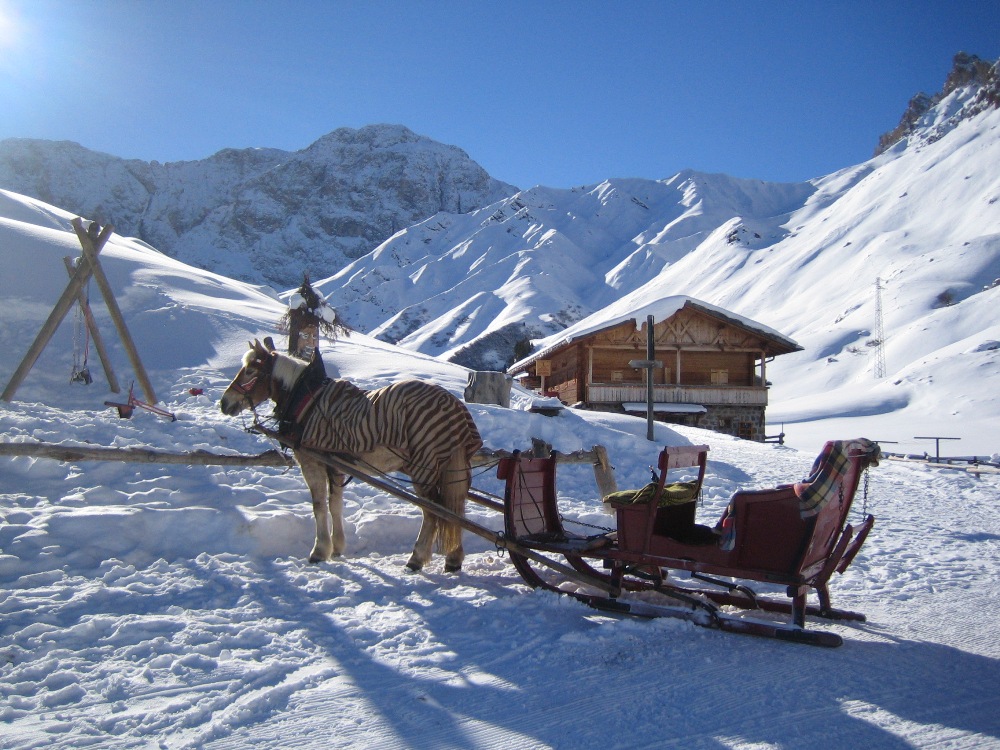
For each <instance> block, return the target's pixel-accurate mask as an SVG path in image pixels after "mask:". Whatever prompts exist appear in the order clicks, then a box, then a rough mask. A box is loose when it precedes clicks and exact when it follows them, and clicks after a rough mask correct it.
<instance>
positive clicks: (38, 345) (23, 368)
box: [0, 219, 114, 401]
mask: <svg viewBox="0 0 1000 750" xmlns="http://www.w3.org/2000/svg"><path fill="white" fill-rule="evenodd" d="M76 221H79V219H76ZM105 229H106V230H111V231H113V229H114V228H113V227H111V226H110V225H109V226H107V227H105ZM111 231H108V232H107V235H106V236H105V234H104V233H102V234H101V235H100V236H99V237H98V238H97V239H96V240H95V241H94V242H93V243H92V245H91V248H92V250H93V253H94V258H95V260H96V258H97V254H98V253H100V252H101V249H102V248H103V247H104V243H105V242H107V240H108V237H110V236H111ZM91 268H92V265H91V264H90V263H80V264H79V265H78V266H77V267H76V270H75V271H74V272H73V276H72V277H71V278H70V281H69V284H67V285H66V289H65V290H63V293H62V296H61V297H60V298H59V299H58V301H57V302H56V304H55V307H53V308H52V312H50V313H49V317H48V318H47V319H46V321H45V322H44V323H43V324H42V328H41V330H40V331H39V332H38V335H37V336H36V337H35V340H34V342H33V343H32V344H31V346H30V347H29V348H28V353H27V354H25V355H24V359H22V360H21V364H20V365H18V367H17V370H15V371H14V374H13V375H12V376H11V378H10V382H9V383H7V388H6V389H5V390H4V392H3V394H2V395H0V398H2V399H3V400H4V401H10V400H12V399H13V398H14V394H15V393H16V392H17V389H18V388H19V387H20V385H21V383H22V382H23V381H24V379H25V378H26V377H27V376H28V373H29V372H31V368H32V367H34V366H35V362H37V361H38V358H39V357H40V356H41V354H42V351H43V350H44V349H45V347H46V345H47V344H48V343H49V341H50V340H51V339H52V336H53V334H55V332H56V329H58V328H59V324H60V323H62V321H63V318H65V317H66V313H68V312H69V309H70V308H71V307H72V306H73V303H74V302H76V300H77V295H78V294H79V293H80V290H81V289H83V285H84V284H86V283H87V279H89V278H90V275H91V273H92V270H91Z"/></svg>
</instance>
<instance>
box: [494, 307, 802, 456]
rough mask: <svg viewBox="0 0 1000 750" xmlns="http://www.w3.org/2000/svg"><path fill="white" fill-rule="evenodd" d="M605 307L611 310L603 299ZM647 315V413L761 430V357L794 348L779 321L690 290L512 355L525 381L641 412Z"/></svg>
mask: <svg viewBox="0 0 1000 750" xmlns="http://www.w3.org/2000/svg"><path fill="white" fill-rule="evenodd" d="M609 310H611V309H610V308H609ZM649 315H652V316H653V319H654V322H653V341H654V347H655V350H654V356H653V357H652V359H653V360H655V361H656V362H658V363H659V365H661V366H658V367H654V368H652V372H653V401H654V415H655V418H656V419H657V420H658V421H662V422H669V423H673V424H685V425H691V426H695V427H704V428H706V429H711V430H716V431H718V432H723V433H727V434H730V435H735V436H737V437H741V438H746V439H748V440H758V441H762V440H763V439H764V427H765V409H766V407H767V363H768V361H769V360H770V359H773V358H774V357H776V356H778V355H780V354H788V353H790V352H795V351H800V350H801V349H802V347H800V346H799V345H798V344H797V343H795V342H794V341H792V340H791V339H789V338H786V337H785V336H782V335H781V334H780V333H778V332H777V331H774V330H772V329H770V328H767V327H766V326H763V325H761V324H759V323H756V322H754V321H752V320H748V319H747V318H743V317H741V316H739V315H736V314H735V313H731V312H728V311H726V310H723V309H721V308H718V307H715V306H712V305H709V304H706V303H704V302H700V301H698V300H696V299H693V298H691V297H684V296H678V297H667V298H663V299H661V300H658V301H657V302H654V303H652V304H650V305H646V306H645V307H644V308H642V309H641V310H636V311H633V312H629V313H625V314H619V315H615V314H614V311H613V310H611V312H609V313H608V314H606V315H605V314H603V313H597V314H595V315H592V316H590V317H589V318H587V319H585V320H583V321H580V323H577V324H576V325H574V326H571V327H570V328H568V329H567V330H566V331H564V332H562V333H561V334H558V335H557V336H553V337H550V338H549V339H545V340H543V341H542V342H540V343H541V349H539V350H538V351H537V352H536V353H534V354H532V355H531V356H529V357H527V358H525V359H523V360H521V361H520V362H517V363H515V364H514V365H513V366H511V367H510V368H509V369H508V370H507V372H508V374H510V375H513V376H515V377H520V378H523V383H524V385H526V386H527V387H529V388H537V389H538V390H540V391H541V392H542V393H544V394H546V395H553V396H558V398H559V399H560V400H561V401H562V402H564V403H566V404H571V405H575V406H578V407H580V408H587V409H597V410H604V411H617V412H626V413H629V414H637V415H645V414H646V398H647V387H646V370H644V369H639V368H636V367H633V366H631V365H630V364H629V363H630V362H632V363H633V364H635V361H636V360H646V355H647V339H648V336H647V323H646V321H647V317H648V316H649Z"/></svg>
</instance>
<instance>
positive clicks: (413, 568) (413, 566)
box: [406, 561, 424, 573]
mask: <svg viewBox="0 0 1000 750" xmlns="http://www.w3.org/2000/svg"><path fill="white" fill-rule="evenodd" d="M406 567H407V568H409V570H410V572H411V573H419V572H420V571H421V570H422V569H423V567H424V566H423V565H421V564H419V563H415V562H413V561H410V562H408V563H406Z"/></svg>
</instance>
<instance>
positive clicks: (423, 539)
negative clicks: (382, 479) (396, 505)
mask: <svg viewBox="0 0 1000 750" xmlns="http://www.w3.org/2000/svg"><path fill="white" fill-rule="evenodd" d="M415 489H416V490H417V494H418V495H419V496H420V497H423V498H425V499H426V498H427V495H426V494H425V493H424V492H423V491H422V488H417V487H415ZM421 512H422V513H423V514H424V520H423V521H422V522H421V523H420V533H418V534H417V541H416V542H415V543H414V545H413V553H412V554H411V555H410V559H409V560H408V561H407V562H406V567H408V568H409V569H410V570H412V571H414V572H416V571H418V570H420V569H421V568H423V567H424V565H426V564H427V563H428V562H429V561H430V559H431V546H432V545H433V544H434V537H435V536H437V530H438V523H439V522H438V517H437V516H435V515H434V514H433V513H430V512H429V511H426V510H423V511H421Z"/></svg>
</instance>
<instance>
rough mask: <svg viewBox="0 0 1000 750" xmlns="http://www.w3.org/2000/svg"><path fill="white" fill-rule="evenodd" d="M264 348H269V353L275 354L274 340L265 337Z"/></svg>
mask: <svg viewBox="0 0 1000 750" xmlns="http://www.w3.org/2000/svg"><path fill="white" fill-rule="evenodd" d="M264 346H265V347H267V350H268V351H269V352H273V351H274V339H272V338H271V337H270V336H265V337H264Z"/></svg>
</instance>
